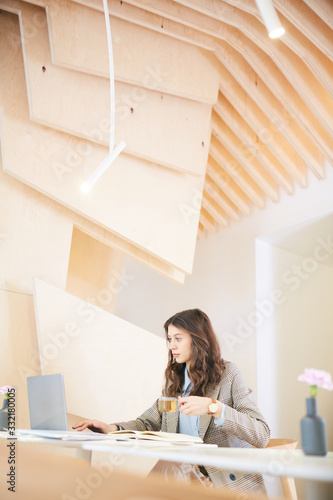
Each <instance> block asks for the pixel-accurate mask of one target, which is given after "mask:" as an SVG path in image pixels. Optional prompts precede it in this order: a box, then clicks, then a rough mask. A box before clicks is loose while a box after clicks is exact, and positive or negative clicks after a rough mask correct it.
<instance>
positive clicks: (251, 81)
mask: <svg viewBox="0 0 333 500" xmlns="http://www.w3.org/2000/svg"><path fill="white" fill-rule="evenodd" d="M216 55H217V57H218V59H219V60H220V62H221V63H222V64H223V65H224V66H225V67H226V68H227V69H228V70H229V72H230V73H231V74H232V76H233V77H234V78H235V80H236V81H237V82H238V83H239V84H240V85H241V86H242V87H243V89H244V90H245V91H246V92H247V93H248V94H249V95H250V97H251V98H252V99H253V100H254V101H255V102H256V103H257V105H258V106H259V107H260V108H261V109H262V110H263V112H264V113H265V114H266V115H267V116H268V117H269V118H270V120H272V121H273V122H274V123H278V124H279V125H280V126H281V130H284V131H286V130H287V129H288V128H290V126H292V124H293V120H295V121H296V122H297V123H298V125H299V126H300V128H301V129H303V131H304V132H305V133H306V135H307V136H308V138H309V139H310V140H311V141H312V142H313V143H314V145H315V146H316V147H317V148H318V149H319V150H320V151H321V152H322V153H323V154H324V155H325V156H326V157H327V158H328V159H330V160H331V161H333V145H332V139H331V137H330V135H329V134H328V133H327V131H326V130H325V128H324V127H323V126H322V125H321V124H320V123H319V122H318V121H317V120H316V118H315V117H314V116H313V114H312V113H311V112H310V110H309V109H308V108H307V107H306V106H305V105H304V103H303V102H302V101H301V99H300V98H299V96H297V97H296V101H297V102H292V97H293V95H294V94H295V91H294V90H293V91H292V92H291V95H289V94H288V92H287V90H286V89H285V92H286V98H285V97H284V96H283V97H282V99H281V100H280V99H278V98H277V97H276V94H275V93H274V92H273V91H272V90H271V88H269V87H268V86H267V85H266V84H265V83H264V81H263V80H261V78H260V77H259V76H258V75H257V74H256V73H255V71H254V70H253V68H251V66H250V65H249V64H248V63H247V61H246V60H245V59H244V57H242V56H241V55H240V54H238V53H237V52H236V51H234V53H233V57H230V56H231V54H230V48H229V50H228V51H226V50H225V48H224V47H223V50H221V51H217V52H216ZM272 78H274V77H273V75H272ZM273 90H274V89H273ZM279 97H280V96H279ZM311 167H312V168H314V169H315V170H314V173H316V164H311ZM317 175H318V176H321V175H322V172H320V171H319V172H317Z"/></svg>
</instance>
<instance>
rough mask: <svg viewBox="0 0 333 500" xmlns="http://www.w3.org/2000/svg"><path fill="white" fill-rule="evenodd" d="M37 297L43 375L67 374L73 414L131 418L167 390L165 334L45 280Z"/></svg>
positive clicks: (109, 419) (38, 286) (69, 406)
mask: <svg viewBox="0 0 333 500" xmlns="http://www.w3.org/2000/svg"><path fill="white" fill-rule="evenodd" d="M34 302H35V311H36V325H37V333H38V340H39V353H40V359H41V368H42V374H45V375H47V374H51V373H62V374H63V375H64V381H65V390H66V400H67V410H68V412H69V413H74V414H76V415H85V416H87V417H89V416H90V417H91V418H97V419H99V420H102V421H106V422H112V421H117V420H119V419H121V420H127V419H130V418H134V417H135V416H136V415H140V414H141V413H142V411H144V410H145V409H146V408H147V407H149V406H150V405H151V404H152V403H153V402H154V400H155V399H156V398H158V397H159V396H160V395H161V390H162V384H163V375H164V369H165V365H166V360H167V348H166V344H165V339H164V338H162V337H158V336H157V335H155V334H153V333H150V332H148V331H146V330H143V329H142V328H139V327H137V326H135V325H133V324H131V323H129V322H128V321H125V320H123V319H121V318H118V317H117V316H115V315H113V314H110V313H107V312H106V311H103V310H102V309H99V308H97V307H95V306H92V305H91V304H88V303H87V302H84V301H83V300H80V299H78V298H77V297H74V296H73V295H70V294H69V293H66V292H64V291H63V290H60V289H58V288H56V287H53V286H51V285H49V284H48V283H46V282H43V281H40V280H36V285H35V292H34ZM143 346H144V348H143ZM124 366H126V370H125V371H124ZM147 366H149V369H148V370H147ZM152 373H154V377H153V378H152V377H151V374H152ZM134 380H135V384H134V385H133V381H134ZM83 388H84V390H83ZM97 388H98V389H97ZM105 395H108V397H105Z"/></svg>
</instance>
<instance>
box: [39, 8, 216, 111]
mask: <svg viewBox="0 0 333 500" xmlns="http://www.w3.org/2000/svg"><path fill="white" fill-rule="evenodd" d="M44 4H45V5H47V11H48V19H49V28H50V31H49V32H50V34H52V37H51V40H50V42H51V45H52V47H51V48H53V57H54V59H53V62H55V63H56V64H61V65H63V66H65V67H69V68H73V69H78V70H79V71H84V72H88V73H94V74H96V75H101V76H105V77H109V70H108V68H109V62H108V47H107V39H106V31H105V19H104V14H103V13H102V12H100V10H95V9H88V8H86V7H85V6H83V5H79V4H77V3H74V2H72V1H69V0H58V1H57V3H55V2H52V1H45V2H44ZM97 6H98V8H101V7H102V9H103V4H102V2H99V4H98V5H97ZM110 12H111V14H112V13H113V4H112V3H111V4H110ZM110 21H111V33H112V38H113V57H114V71H115V78H116V80H119V81H122V82H126V83H130V84H134V85H138V86H142V87H145V88H148V89H155V90H159V91H161V92H167V93H170V94H173V95H178V96H181V97H188V98H190V99H194V100H198V101H202V102H208V103H213V102H215V101H216V96H217V92H218V72H217V70H216V69H215V68H214V65H213V64H212V61H211V60H210V58H209V57H208V54H205V53H204V52H203V51H200V50H199V49H197V48H196V47H193V46H191V45H189V44H185V43H182V42H180V41H177V40H175V39H170V38H166V37H165V36H163V35H161V34H158V33H156V32H153V31H152V30H147V29H146V28H143V27H140V26H138V25H134V24H132V23H128V22H126V21H125V20H121V19H117V18H116V17H113V16H111V17H110ZM193 60H195V61H196V64H195V65H194V64H192V61H193ZM176 75H177V78H175V76H176Z"/></svg>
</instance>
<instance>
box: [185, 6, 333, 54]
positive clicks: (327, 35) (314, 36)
mask: <svg viewBox="0 0 333 500" xmlns="http://www.w3.org/2000/svg"><path fill="white" fill-rule="evenodd" d="M176 1H177V2H181V3H182V4H183V5H186V6H187V7H189V8H192V9H195V10H197V11H198V12H202V14H205V15H207V16H211V17H213V18H214V19H219V20H220V21H224V22H227V20H228V17H229V14H230V10H229V6H232V7H236V8H237V9H238V10H240V9H241V10H243V11H244V12H247V13H248V14H251V15H252V16H254V17H256V18H257V19H258V20H259V21H260V22H261V23H262V24H263V19H262V16H261V14H260V12H259V10H258V8H257V6H256V4H255V2H249V1H248V0H224V1H222V0H214V1H213V2H212V1H211V0H176ZM273 3H274V6H275V8H276V9H277V10H279V11H280V12H281V13H282V14H283V15H284V16H285V18H287V19H289V21H290V22H291V23H292V24H293V25H294V26H295V27H296V28H297V29H298V30H299V33H300V34H303V35H305V36H306V37H307V38H308V39H309V40H310V41H311V42H312V43H313V44H314V45H315V46H316V47H317V48H318V49H319V50H320V51H321V52H322V53H323V54H325V55H326V57H328V58H330V59H331V60H333V47H332V45H333V40H332V33H331V30H330V28H329V27H328V25H327V24H326V23H325V22H324V21H322V19H320V18H319V17H318V16H316V15H315V14H314V12H313V10H311V8H309V7H308V6H307V5H306V3H305V2H304V1H303V0H292V2H291V1H290V0H274V2H273ZM315 3H316V2H315ZM326 3H327V2H326ZM327 8H328V9H329V7H327ZM314 16H316V19H314ZM332 16H333V14H331V17H332ZM282 24H283V22H282ZM288 32H289V26H288V30H287V32H286V34H285V35H284V36H283V37H282V38H281V41H282V42H283V43H285V40H286V36H287V35H288Z"/></svg>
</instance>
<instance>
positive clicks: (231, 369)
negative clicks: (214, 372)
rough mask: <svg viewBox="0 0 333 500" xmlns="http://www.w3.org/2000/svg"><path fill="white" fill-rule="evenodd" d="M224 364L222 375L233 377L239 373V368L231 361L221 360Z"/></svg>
mask: <svg viewBox="0 0 333 500" xmlns="http://www.w3.org/2000/svg"><path fill="white" fill-rule="evenodd" d="M222 361H223V365H224V370H223V375H222V378H223V377H228V378H233V377H234V376H235V375H237V374H239V373H241V371H240V369H239V368H238V366H237V365H236V363H234V362H233V361H227V360H225V359H224V360H222Z"/></svg>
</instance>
